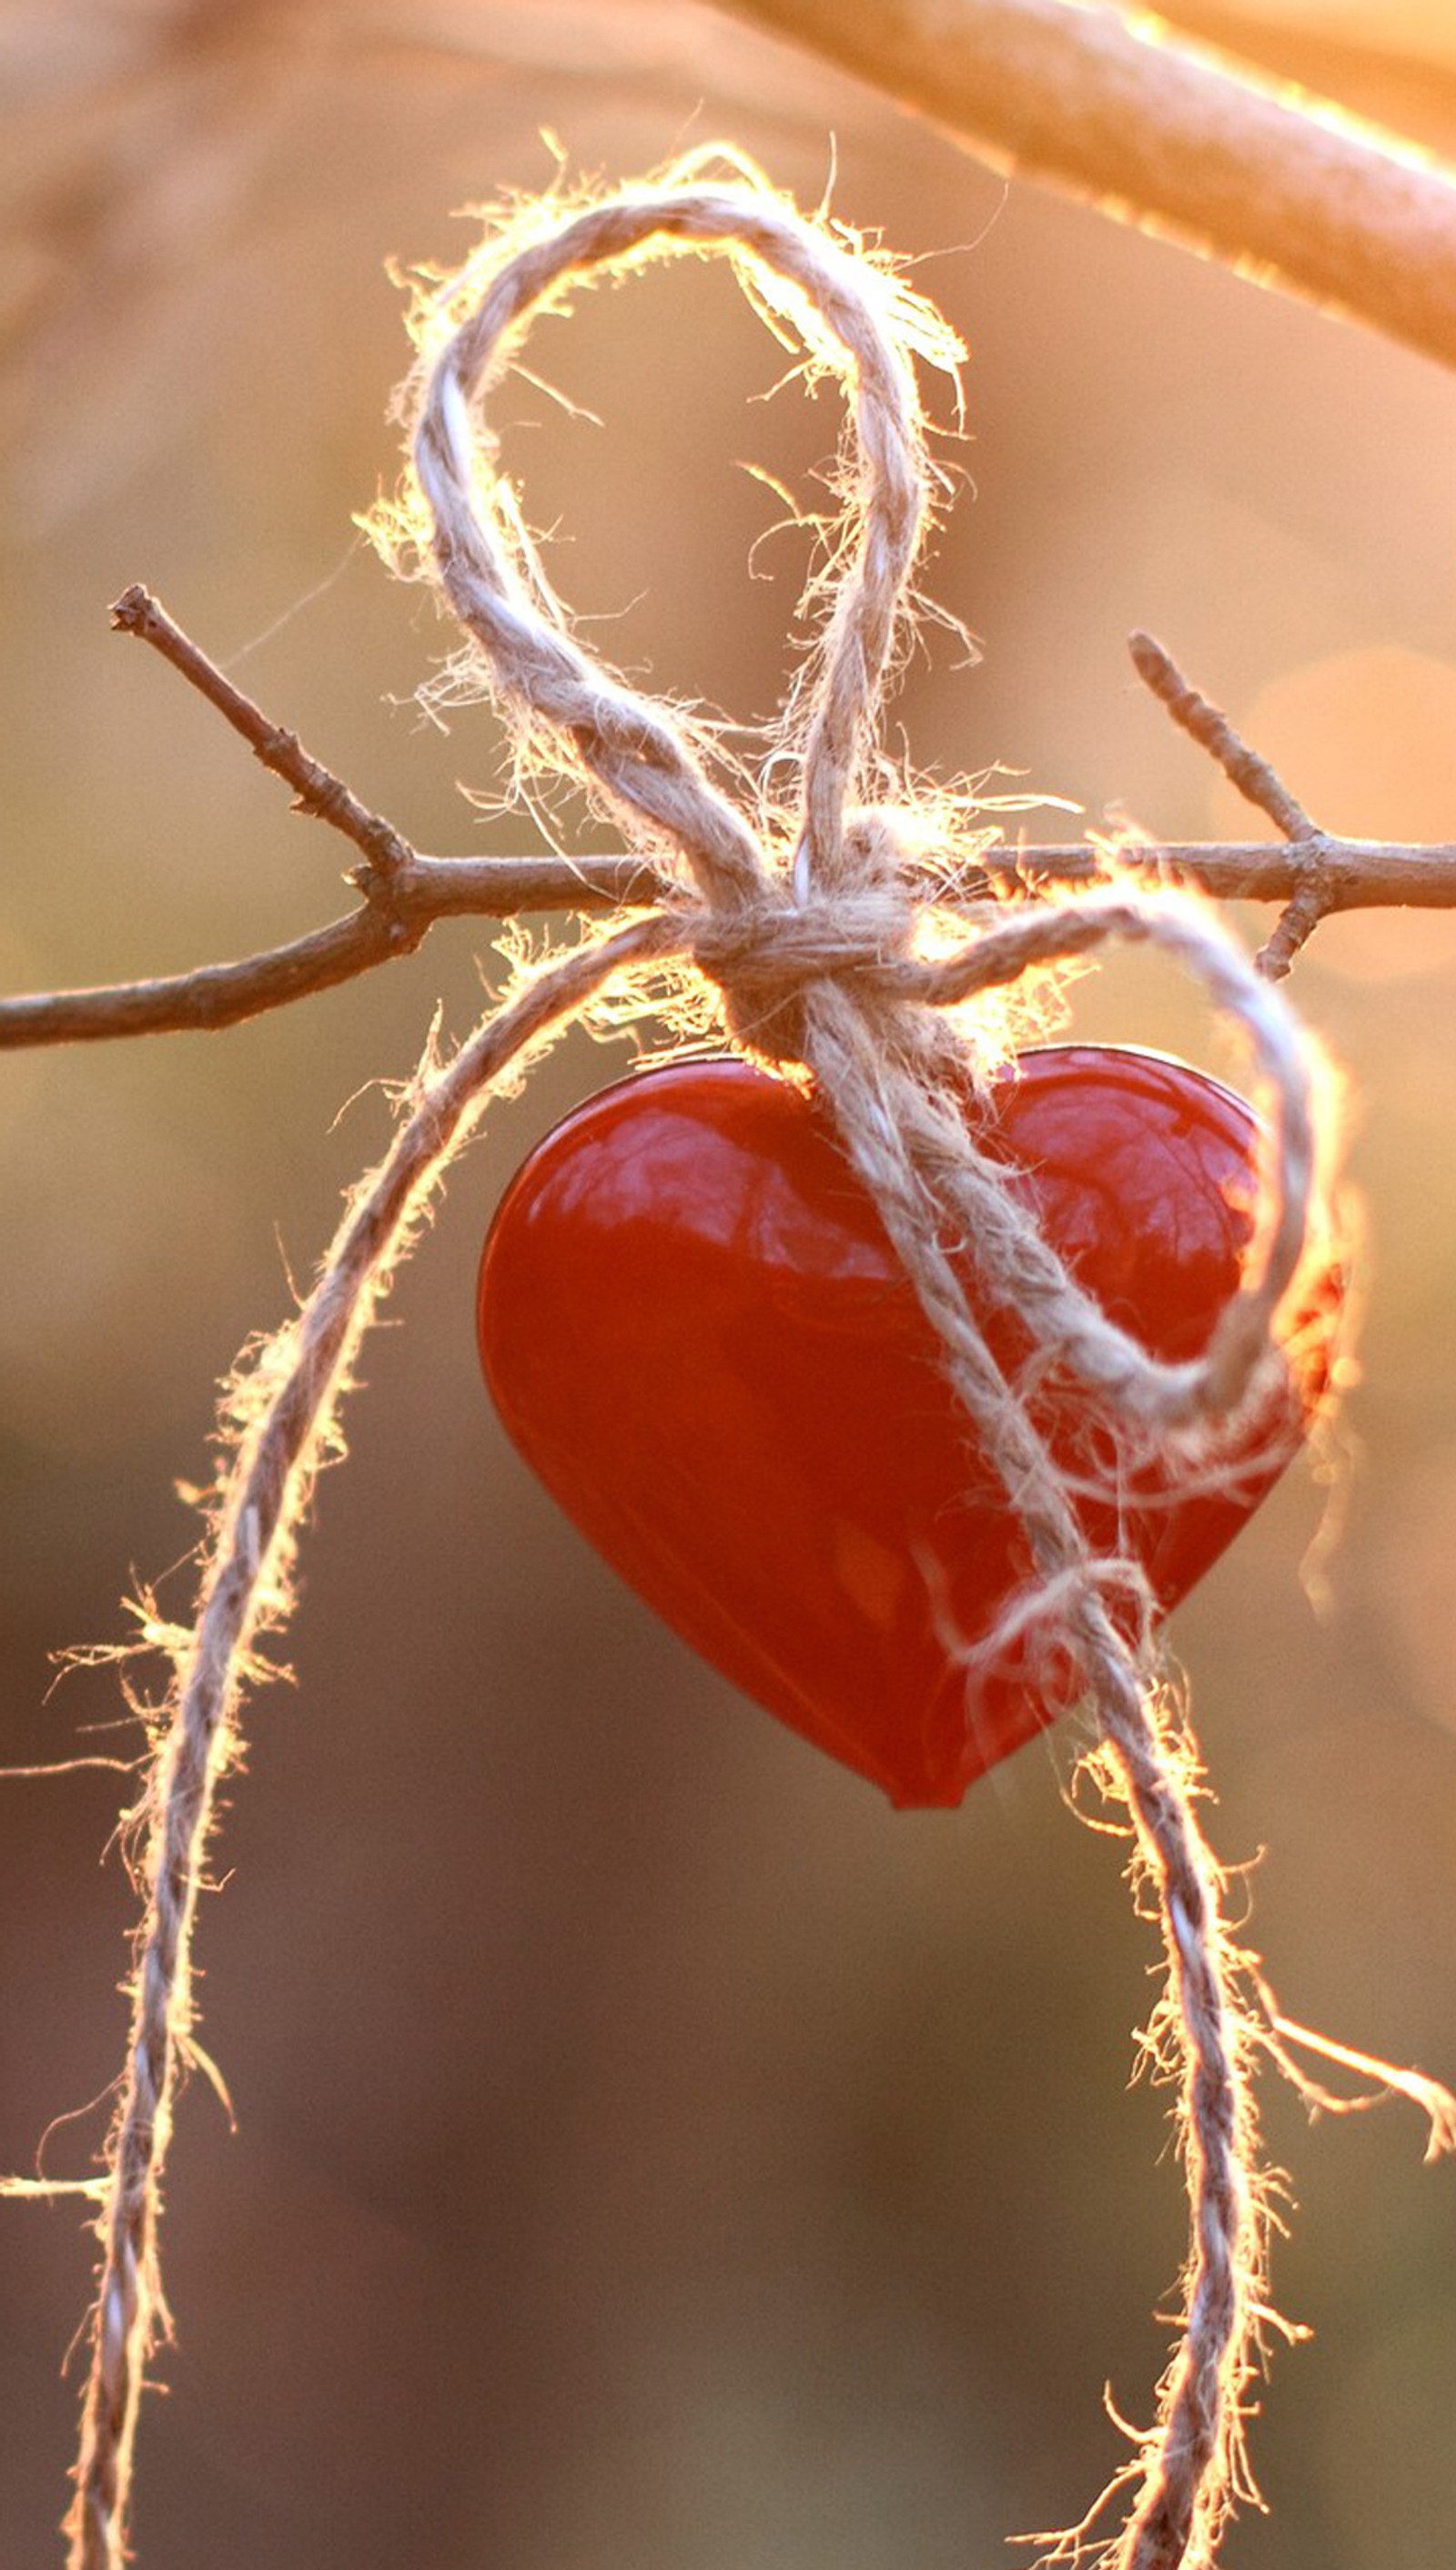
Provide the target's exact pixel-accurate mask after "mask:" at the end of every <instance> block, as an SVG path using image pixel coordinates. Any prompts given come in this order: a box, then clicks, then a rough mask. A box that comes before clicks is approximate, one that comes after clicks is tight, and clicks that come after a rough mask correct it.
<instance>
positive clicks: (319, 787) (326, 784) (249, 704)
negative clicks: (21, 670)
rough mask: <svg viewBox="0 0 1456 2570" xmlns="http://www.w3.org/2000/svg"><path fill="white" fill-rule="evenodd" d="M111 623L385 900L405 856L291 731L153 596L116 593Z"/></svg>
mask: <svg viewBox="0 0 1456 2570" xmlns="http://www.w3.org/2000/svg"><path fill="white" fill-rule="evenodd" d="M111 621H112V624H113V625H114V626H115V628H116V630H117V632H118V633H119V634H135V636H136V638H137V640H138V642H150V643H151V645H152V648H153V650H154V651H160V652H161V654H162V657H163V659H164V660H170V661H171V663H172V666H173V667H174V669H179V670H180V671H181V672H182V675H183V676H184V677H185V678H186V680H187V682H188V684H189V686H192V687H196V688H197V689H198V692H199V694H201V695H204V696H206V697H207V699H208V702H209V704H211V705H216V707H217V709H218V711H219V713H220V714H221V715H222V716H223V718H224V720H225V721H226V722H230V723H231V724H232V726H233V729H234V730H235V731H236V732H237V733H239V734H240V736H241V737H242V738H243V740H245V741H246V743H247V745H248V747H249V749H250V750H251V751H252V754H253V756H254V758H256V759H258V760H259V761H260V762H261V764H262V765H263V766H264V767H266V768H268V769H270V771H271V773H272V774H273V775H274V776H280V777H281V778H282V779H283V782H284V784H285V785H291V787H292V789H293V801H294V806H295V808H296V809H297V810H298V811H299V812H302V813H304V814H305V815H306V816H307V818H308V819H309V820H310V821H323V822H325V823H326V824H327V826H328V827H329V829H331V830H339V831H341V832H342V834H343V836H344V837H345V838H346V839H349V840H351V841H352V843H353V845H354V846H355V847H356V848H357V849H358V851H359V853H360V855H361V856H362V858H363V860H364V863H363V865H362V866H361V867H360V868H359V869H358V871H357V872H356V873H355V874H354V875H353V876H352V878H351V880H352V881H353V882H354V883H356V884H357V885H358V887H359V890H360V891H361V892H364V893H367V894H369V896H370V897H371V898H374V899H378V898H381V897H382V898H384V899H386V900H387V894H388V886H389V883H390V879H391V877H392V876H393V875H394V874H395V873H396V872H397V870H398V868H399V867H400V866H401V865H402V864H403V862H404V860H405V859H406V858H407V857H408V856H409V854H410V853H411V852H410V849H409V847H408V844H407V843H406V841H405V840H403V839H402V838H401V837H400V835H399V832H398V831H397V830H396V829H395V828H394V826H393V824H392V823H391V822H388V821H385V820H382V819H381V818H380V816H379V814H378V813H377V812H371V811H370V810H369V808H368V806H367V805H366V804H364V803H361V802H360V801H359V798H358V796H357V795H356V794H354V793H353V792H352V791H351V790H350V788H349V787H348V786H347V785H345V784H344V783H343V781H342V779H341V778H340V777H337V776H335V775H334V774H333V772H332V770H331V769H330V768H327V767H324V766H323V765H322V764H321V763H320V761H319V760H318V759H316V758H313V757H311V756H310V754H309V752H308V751H307V750H306V749H305V748H304V747H303V744H302V742H301V741H300V740H299V738H298V735H297V733H296V732H291V731H285V730H284V729H283V727H282V725H281V724H280V723H272V722H269V720H268V718H267V716H266V714H265V713H263V712H262V711H261V709H260V708H259V707H258V706H257V705H255V704H254V703H253V701H252V699H251V697H250V696H245V695H244V694H243V690H242V688H241V687H235V685H234V684H233V681H232V679H231V678H229V677H227V676H226V675H225V674H224V672H223V671H222V670H221V669H220V668H219V666H218V664H217V662H216V660H213V659H210V658H209V656H208V654H207V652H206V651H204V650H203V648H202V646H201V644H200V643H197V642H194V641H193V639H192V637H191V635H190V634H185V633H184V632H183V630H182V627H181V626H180V625H179V624H177V623H176V622H175V620H174V619H173V618H172V617H171V616H169V615H168V613H167V610H166V608H165V607H164V606H163V605H162V603H161V601H160V600H159V599H156V598H154V597H153V595H152V592H151V591H150V590H149V589H145V588H144V587H143V586H142V584H141V582H140V581H137V582H134V583H133V585H132V587H131V588H130V589H127V590H123V592H122V595H121V597H120V598H119V599H118V600H117V602H116V605H115V606H114V607H113V609H112V611H111Z"/></svg>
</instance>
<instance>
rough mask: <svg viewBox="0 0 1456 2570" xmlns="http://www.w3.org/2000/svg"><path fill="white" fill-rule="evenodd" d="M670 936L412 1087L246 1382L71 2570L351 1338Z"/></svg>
mask: <svg viewBox="0 0 1456 2570" xmlns="http://www.w3.org/2000/svg"><path fill="white" fill-rule="evenodd" d="M669 942H670V939H669V936H668V933H667V932H665V929H664V926H663V923H662V921H661V920H660V919H659V918H657V917H649V918H647V919H645V920H638V921H636V922H634V923H633V924H632V925H630V926H628V927H626V928H624V929H621V930H620V931H619V932H618V933H617V934H616V935H615V936H611V937H608V938H606V939H604V940H601V941H597V942H593V943H591V944H588V945H585V946H583V947H581V948H579V949H578V950H576V951H575V952H573V953H571V954H569V955H567V956H566V957H564V958H559V959H558V960H557V961H556V962H555V963H554V964H553V965H552V966H551V968H550V969H549V970H547V971H544V972H543V973H541V974H540V976H539V977H538V978H537V979H535V980H534V981H532V982H531V983H529V984H528V985H527V986H526V988H525V989H524V990H523V991H522V992H521V994H520V996H519V997H518V998H517V999H516V1000H515V1002H514V1003H513V1004H512V1005H509V1006H507V1007H504V1008H502V1009H501V1010H500V1011H499V1012H498V1013H496V1014H494V1015H492V1016H491V1017H490V1018H488V1019H487V1020H486V1021H485V1023H484V1024H483V1025H482V1026H481V1027H480V1028H479V1029H478V1030H477V1032H476V1033H475V1035H473V1036H472V1037H471V1038H470V1039H469V1040H468V1041H467V1042H466V1043H465V1044H464V1045H463V1046H462V1047H461V1049H460V1051H459V1052H458V1053H457V1054H456V1055H455V1057H454V1059H453V1061H452V1062H450V1063H449V1064H448V1065H447V1066H446V1068H445V1069H444V1070H443V1071H439V1072H438V1073H436V1074H435V1075H434V1076H433V1077H428V1078H426V1079H424V1081H423V1082H422V1084H421V1086H420V1089H419V1092H418V1097H417V1102H416V1104H415V1106H414V1108H413V1111H412V1112H411V1113H410V1115H409V1117H408V1119H407V1121H406V1122H405V1123H404V1124H403V1125H402V1126H401V1128H400V1130H399V1132H398V1134H397V1136H396V1138H395V1140H394V1142H393V1144H392V1146H391V1148H390V1150H389V1152H388V1154H387V1156H386V1158H385V1159H384V1160H383V1162H382V1163H381V1164H380V1167H379V1168H378V1170H377V1171H376V1172H375V1173H374V1175H373V1177H372V1178H370V1179H368V1180H367V1181H366V1182H365V1184H364V1185H363V1186H362V1187H361V1189H360V1190H359V1191H358V1193H357V1194H356V1196H355V1198H354V1200H353V1202H352V1204H351V1205H350V1207H349V1208H348V1210H347V1211H346V1213H345V1215H344V1219H343V1221H342V1223H341V1225H340V1227H339V1230H338V1233H337V1235H336V1236H335V1239H334V1242H333V1244H332V1247H331V1248H330V1250H329V1253H328V1256H327V1258H326V1260H325V1262H324V1265H323V1269H322V1272H321V1274H320V1277H319V1281H318V1284H317V1285H316V1287H315V1288H314V1291H313V1293H312V1295H311V1296H310V1297H309V1299H308V1301H307V1303H306V1304H305V1305H304V1307H303V1309H302V1311H301V1312H300V1313H299V1314H298V1316H297V1319H296V1320H295V1321H293V1322H291V1323H289V1324H288V1325H287V1326H286V1328H285V1329H283V1330H282V1331H280V1332H279V1334H278V1336H277V1338H276V1339H274V1340H273V1341H272V1343H271V1344H270V1346H269V1347H267V1348H266V1349H264V1351H263V1352H262V1355H261V1356H260V1358H258V1360H257V1361H256V1364H255V1366H254V1369H253V1372H252V1376H251V1378H250V1382H249V1383H248V1384H244V1386H243V1396H244V1398H245V1399H249V1400H251V1401H252V1402H254V1403H255V1410H254V1415H253V1416H252V1417H251V1418H250V1419H248V1421H247V1424H246V1426H245V1428H244V1430H243V1435H242V1437H241V1438H240V1440H239V1443H238V1445H237V1447H236V1450H235V1453H234V1456H233V1460H232V1465H231V1469H230V1471H229V1474H228V1478H227V1482H226V1485H225V1487H224V1489H223V1492H222V1494H221V1497H220V1499H219V1502H218V1508H217V1517H216V1523H215V1526H214V1532H213V1543H212V1550H211V1556H210V1558H209V1560H208V1563H207V1566H206V1568H205V1571H204V1576H203V1583H202V1591H201V1596H200V1601H199V1609H198V1618H197V1624H196V1627H195V1630H194V1632H193V1634H192V1635H190V1636H189V1637H188V1640H187V1642H186V1643H185V1645H184V1646H183V1652H182V1654H181V1655H180V1659H179V1666H178V1670H177V1677H176V1683H175V1687H174V1691H173V1701H172V1707H171V1714H170V1719H169V1725H168V1731H167V1736H166V1739H165V1742H164V1745H163V1748H162V1750H161V1752H160V1754H159V1758H158V1761H157V1764H156V1766H155V1768H154V1771H153V1775H152V1777H151V1779H150V1781H149V1784H148V1788H147V1793H146V1797H145V1799H144V1802H143V1804H142V1806H141V1810H140V1812H139V1814H138V1815H137V1817H138V1818H139V1819H143V1820H145V1821H146V1823H147V1825H148V1831H149V1847H148V1853H147V1858H146V1865H145V1884H146V1896H145V1897H146V1908H145V1913H144V1916H143V1920H142V1923H141V1926H140V1928H139V1930H138V1938H137V1966H136V1972H135V1977H134V1984H133V2014H132V2028H131V2034H130V2038H129V2042H128V2049H127V2070H126V2075H125V2079H124V2082H123V2086H122V2091H121V2096H120V2101H119V2104H118V2108H117V2115H116V2121H115V2125H114V2127H113V2132H112V2137H111V2143H110V2147H109V2153H108V2172H107V2187H106V2194H105V2198H104V2200H103V2204H102V2209H101V2213H100V2216H99V2219H98V2224H97V2229H98V2234H99V2236H100V2238H101V2241H102V2245H103V2259H102V2267H101V2273H100V2278H99V2281H98V2286H97V2294H96V2302H95V2305H94V2309H93V2318H92V2356H91V2367H90V2373H89V2377H88V2381H87V2386H86V2392H85V2397H84V2403H83V2412H82V2444H81V2454H80V2460H79V2462H78V2465H77V2471H76V2491H75V2497H74V2501H73V2503H72V2507H71V2510H70V2514H69V2516H68V2519H67V2532H68V2535H69V2538H70V2563H71V2570H121V2565H122V2564H123V2563H124V2562H125V2560H126V2559H127V2557H128V2545H127V2523H128V2515H129V2506H130V2497H131V2488H132V2476H133V2456H134V2446H135V2439H136V2428H137V2410H138V2404H139V2401H140V2398H141V2392H142V2386H143V2382H144V2379H145V2375H146V2369H147V2363H148V2359H149V2356H151V2353H152V2351H153V2349H154V2347H155V2345H156V2342H157V2339H158V2337H159V2335H161V2334H162V2332H163V2331H164V2329H165V2327H166V2312H165V2306H164V2303H163V2298H162V2290H161V2283H160V2278H159V2272H158V2260H157V2231H158V2223H159V2219H160V2213H161V2187H162V2177H163V2170H164V2165H165V2162H166V2158H167V2148H168V2143H169V2140H170V2138H171V2130H172V2109H173V2100H174V2095H175V2091H176V2086H177V2076H178V2068H179V2061H180V2058H181V2054H182V2051H183V2049H184V2047H185V2046H186V2043H187V2039H188V2034H189V2029H190V2027H191V2023H192V2015H193V2007H192V1990H191V1971H192V1960H191V1958H192V1940H193V1928H194V1925H195V1919H196V1912H197V1901H198V1892H199V1889H200V1884H201V1878H202V1867H203V1862H204V1857H205V1853H206V1849H207V1844H208V1837H209V1832H210V1829H211V1827H212V1821H213V1814H214V1805H215V1797H216V1793H217V1788H218V1784H219V1782H220V1779H221V1778H222V1776H223V1774H224V1772H225V1770H226V1768H227V1766H228V1764H229V1762H230V1760H231V1758H232V1757H234V1756H235V1755H236V1752H237V1746H238V1733H237V1720H238V1705H239V1698H240V1694H241V1691H242V1688H243V1682H244V1680H245V1679H246V1678H247V1677H248V1676H249V1675H253V1674H256V1660H255V1654H254V1645H255V1643H256V1641H257V1638H258V1636H259V1634H260V1633H261V1632H262V1631H263V1630H264V1629H275V1628H276V1627H277V1625H278V1624H280V1623H281V1622H282V1621H283V1619H284V1617H285V1616H286V1614H287V1611H288V1607H289V1604H290V1570H291V1560H290V1555H291V1552H292V1548H293V1544H294V1541H295V1537H296V1532H297V1528H298V1526H299V1524H300V1522H301V1520H302V1518H303V1516H304V1513H305V1511H306V1508H307V1504H308V1498H309V1493H310V1490H311V1486H312V1482H313V1479H314V1476H315V1475H316V1472H317V1470H318V1467H319V1464H320V1462H321V1461H322V1460H323V1458H324V1456H325V1454H326V1452H327V1450H328V1448H329V1445H330V1443H331V1442H332V1440H333V1438H334V1436H335V1434H336V1422H337V1416H338V1408H339V1404H340V1401H341V1400H342V1398H343V1396H344V1395H345V1393H346V1392H347V1391H348V1390H349V1388H350V1380H351V1374H352V1368H353V1363H354V1359H355V1356H356V1354H357V1351H358V1348H359V1344H360V1341H361V1340H362V1338H363V1335H364V1333H365V1331H366V1330H367V1328H368V1326H369V1323H370V1321H371V1320H372V1318H373V1316H374V1313H375V1311H376V1309H377V1307H378V1304H379V1301H380V1298H381V1296H382V1295H383V1294H384V1292H385V1291H386V1290H387V1287H388V1283H389V1279H390V1275H391V1272H392V1270H393V1268H394V1267H395V1266H396V1265H397V1264H398V1262H399V1260H400V1258H401V1257H402V1256H403V1254H404V1252H405V1250H406V1249H407V1247H408V1243H409V1239H410V1236H411V1234H412V1232H413V1230H414V1228H415V1227H416V1225H417V1224H418V1222H419V1220H420V1218H421V1216H422V1214H423V1212H424V1209H425V1205H426V1202H427V1199H428V1197H429V1195H430V1193H431V1191H432V1190H433V1188H434V1187H436V1186H437V1185H438V1184H439V1181H440V1179H441V1177H442V1175H443V1173H444V1170H445V1167H446V1165H447V1163H448V1161H449V1160H450V1159H451V1158H452V1157H453V1156H454V1154H455V1152H456V1151H457V1150H458V1149H459V1148H460V1147H461V1146H462V1145H463V1143H464V1141H465V1140H466V1138H467V1136H468V1134H469V1132H470V1130H471V1129H472V1127H473V1125H474V1124H475V1122H476V1121H477V1120H478V1118H479V1115H480V1113H481V1111H482V1109H483V1107H484V1105H485V1103H486V1100H487V1097H488V1094H489V1091H490V1089H491V1087H492V1085H493V1084H494V1083H495V1082H496V1081H497V1080H498V1079H499V1078H500V1076H501V1074H502V1072H503V1071H506V1070H507V1069H508V1068H509V1067H510V1065H512V1064H513V1063H516V1062H518V1061H519V1060H520V1059H521V1057H522V1055H523V1054H525V1053H527V1052H528V1051H530V1050H532V1049H534V1048H537V1047H539V1046H541V1045H542V1044H544V1043H545V1042H546V1041H548V1040H549V1039H550V1038H552V1037H553V1036H555V1035H556V1034H558V1033H559V1032H560V1031H561V1030H562V1028H563V1027H565V1026H566V1025H567V1024H568V1023H569V1021H570V1020H571V1019H572V1018H573V1017H574V1016H575V1015H576V1014H577V1013H578V1012H579V1011H580V1009H581V1008H582V1007H583V1005H584V1004H585V1003H586V1002H587V1001H588V1000H590V999H591V998H592V997H593V996H594V994H595V993H596V992H597V991H598V990H599V989H600V988H601V987H602V985H603V983H604V982H606V981H607V980H609V979H610V977H611V976H612V975H614V974H617V973H620V972H622V971H624V970H625V969H626V968H628V967H630V966H632V965H634V964H639V963H641V962H642V961H643V960H644V958H646V957H648V956H656V955H659V954H661V953H662V952H663V951H665V949H666V947H667V945H668V944H669ZM254 1387H255V1390H254Z"/></svg>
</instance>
